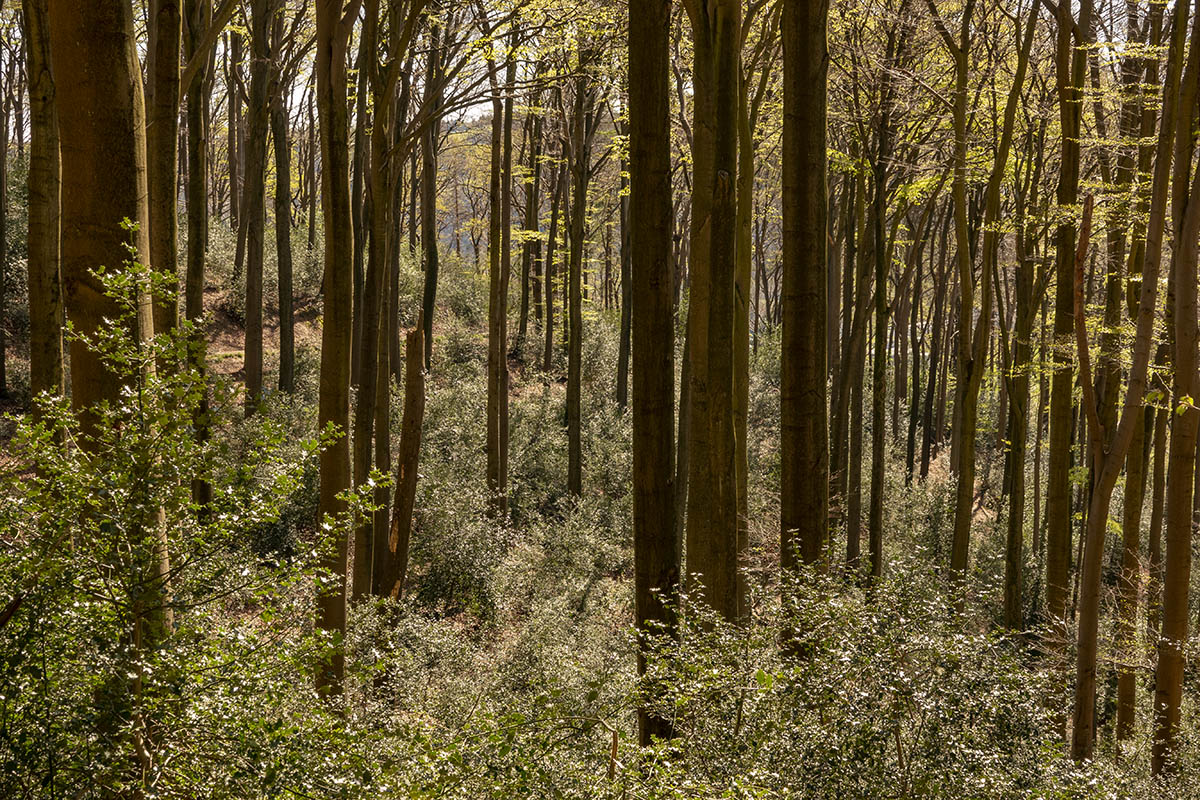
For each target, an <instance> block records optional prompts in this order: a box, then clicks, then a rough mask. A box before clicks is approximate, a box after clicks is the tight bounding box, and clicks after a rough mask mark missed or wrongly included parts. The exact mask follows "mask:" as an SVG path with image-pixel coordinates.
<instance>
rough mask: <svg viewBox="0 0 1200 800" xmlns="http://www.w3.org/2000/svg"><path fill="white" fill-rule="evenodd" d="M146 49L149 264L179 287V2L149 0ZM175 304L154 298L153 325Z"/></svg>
mask: <svg viewBox="0 0 1200 800" xmlns="http://www.w3.org/2000/svg"><path fill="white" fill-rule="evenodd" d="M148 27H149V39H150V41H149V44H148V45H147V48H146V62H147V63H146V78H147V83H146V174H147V184H148V188H149V193H150V194H149V208H150V254H149V255H150V266H151V267H153V268H154V269H155V270H156V271H158V272H159V273H161V274H162V275H163V278H164V280H165V281H167V285H168V286H171V287H174V288H176V289H177V288H178V286H179V274H178V273H179V263H178V261H179V257H178V250H177V245H176V239H177V238H178V233H179V216H178V210H177V204H176V184H177V182H178V180H177V179H178V173H177V172H176V170H177V168H178V164H179V152H178V147H179V50H180V38H181V36H182V14H181V12H180V3H179V0H150V8H149V25H148ZM178 321H179V305H178V300H177V298H176V297H175V296H174V295H171V296H169V297H168V296H164V297H160V298H155V302H154V329H155V331H157V332H162V331H167V330H170V329H171V328H174V327H175V326H176V324H178Z"/></svg>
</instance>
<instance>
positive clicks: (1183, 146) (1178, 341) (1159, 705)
mask: <svg viewBox="0 0 1200 800" xmlns="http://www.w3.org/2000/svg"><path fill="white" fill-rule="evenodd" d="M1185 18H1186V14H1184V13H1181V12H1180V11H1179V10H1176V21H1175V24H1176V25H1178V26H1181V27H1182V25H1183V23H1184V19H1185ZM1177 41H1178V42H1179V46H1178V48H1175V45H1176V42H1177ZM1182 41H1183V34H1182V33H1181V32H1179V30H1178V28H1177V29H1176V31H1175V35H1173V36H1172V47H1173V48H1175V52H1176V53H1180V54H1182V52H1183V46H1182ZM1178 61H1179V59H1178V58H1177V59H1176V60H1175V62H1174V63H1173V62H1172V61H1171V59H1170V57H1169V56H1168V64H1169V65H1171V66H1174V67H1175V68H1176V69H1177V68H1178V66H1177V63H1178ZM1198 81H1200V14H1198V15H1194V16H1193V22H1192V33H1191V46H1190V48H1189V51H1188V58H1187V67H1186V72H1185V74H1184V78H1183V80H1182V82H1181V83H1180V90H1179V100H1178V103H1179V105H1178V108H1179V109H1180V117H1179V122H1180V130H1181V133H1182V132H1183V131H1189V132H1190V130H1191V127H1192V124H1193V123H1194V119H1195V118H1194V113H1195V112H1194V108H1195V102H1196V98H1197V95H1198V94H1200V92H1198V88H1200V87H1198ZM1169 84H1170V79H1168V85H1169ZM1164 91H1165V90H1164ZM1165 113H1166V112H1165V110H1164V116H1165ZM1185 124H1186V125H1187V127H1186V128H1185V127H1184V125H1185ZM1160 142H1161V135H1160ZM1192 146H1193V142H1192V138H1191V137H1190V136H1184V135H1180V136H1179V139H1178V141H1177V143H1176V146H1175V164H1174V170H1175V202H1174V208H1175V211H1174V213H1173V217H1174V221H1175V239H1174V242H1173V247H1172V251H1171V259H1172V262H1171V271H1172V284H1173V289H1174V302H1173V308H1172V312H1173V315H1174V332H1175V337H1174V346H1173V348H1172V368H1173V379H1174V383H1173V386H1172V387H1171V389H1172V397H1171V408H1172V409H1174V411H1175V417H1174V419H1173V420H1172V423H1171V433H1170V440H1171V443H1170V455H1169V457H1168V461H1167V483H1166V497H1165V504H1164V507H1165V516H1166V530H1165V544H1166V548H1165V550H1166V552H1165V554H1164V558H1163V564H1164V566H1165V574H1164V575H1163V583H1162V625H1161V629H1160V631H1159V639H1158V667H1157V670H1156V672H1155V680H1154V743H1153V749H1152V755H1151V761H1150V766H1151V771H1152V772H1153V773H1154V774H1156V775H1157V774H1160V773H1162V772H1163V771H1165V770H1169V769H1171V767H1172V764H1171V758H1172V756H1173V755H1174V751H1175V746H1176V738H1177V736H1178V732H1179V719H1180V704H1181V701H1182V696H1183V669H1184V655H1183V648H1184V644H1185V643H1186V642H1187V638H1188V584H1189V582H1190V580H1191V566H1192V533H1193V528H1194V525H1193V513H1192V500H1193V498H1192V494H1193V479H1194V473H1195V468H1196V429H1197V423H1200V411H1198V410H1197V409H1196V407H1195V406H1194V405H1193V404H1192V402H1191V398H1193V397H1195V396H1196V390H1197V374H1196V343H1197V339H1198V338H1200V337H1198V336H1197V321H1196V291H1197V274H1196V272H1197V241H1198V240H1200V163H1198V164H1197V166H1196V169H1195V171H1194V173H1192V161H1193V153H1192ZM1163 149H1165V148H1163ZM1160 157H1162V158H1165V155H1162V149H1160ZM1189 173H1192V174H1191V176H1190V186H1189ZM1155 177H1156V178H1157V175H1156V176H1155ZM1151 233H1152V231H1151V232H1148V233H1147V246H1146V249H1147V256H1146V272H1147V273H1149V272H1150V250H1151V245H1150V242H1149V236H1150V235H1151Z"/></svg>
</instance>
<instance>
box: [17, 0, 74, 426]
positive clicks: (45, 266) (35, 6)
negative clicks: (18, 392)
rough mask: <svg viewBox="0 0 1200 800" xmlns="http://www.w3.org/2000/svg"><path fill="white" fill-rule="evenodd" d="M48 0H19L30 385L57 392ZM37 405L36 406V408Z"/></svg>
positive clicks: (60, 384)
mask: <svg viewBox="0 0 1200 800" xmlns="http://www.w3.org/2000/svg"><path fill="white" fill-rule="evenodd" d="M46 7H47V0H23V2H22V4H21V8H22V12H23V14H24V22H25V27H24V32H25V57H26V65H25V71H26V74H27V75H28V76H29V132H30V138H29V173H28V176H27V186H28V192H29V234H28V239H27V246H28V252H29V256H28V259H27V264H28V270H29V389H30V392H31V393H32V394H33V395H34V396H37V395H39V394H41V393H42V392H49V393H50V394H52V395H61V394H63V392H64V391H65V389H66V385H65V383H64V380H63V344H62V325H63V300H62V277H61V275H60V273H59V160H58V115H57V112H56V110H55V86H54V75H53V72H52V71H51V59H50V33H49V30H48V29H47V24H48V20H47V10H46ZM36 409H37V406H35V412H34V413H38V412H37V411H36Z"/></svg>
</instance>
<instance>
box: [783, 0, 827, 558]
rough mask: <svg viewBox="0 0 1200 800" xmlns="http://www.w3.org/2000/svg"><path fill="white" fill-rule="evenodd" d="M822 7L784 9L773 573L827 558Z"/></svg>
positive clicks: (805, 4)
mask: <svg viewBox="0 0 1200 800" xmlns="http://www.w3.org/2000/svg"><path fill="white" fill-rule="evenodd" d="M828 12H829V6H828V3H827V2H826V0H785V2H784V6H783V20H782V28H781V33H782V40H783V51H784V53H783V64H784V77H783V91H784V96H783V103H784V108H783V113H784V123H783V151H782V157H783V278H782V280H783V290H782V295H783V296H782V305H783V308H782V317H783V331H782V337H781V343H780V348H781V350H782V361H781V365H780V368H781V377H780V429H781V440H780V523H781V540H780V546H781V550H780V564H781V567H782V568H783V569H794V567H795V563H796V557H797V555H798V556H799V557H800V558H801V559H802V560H803V561H804V563H806V564H814V563H816V562H817V561H818V560H819V559H820V558H821V557H822V555H823V554H824V553H825V543H826V540H827V537H828V520H829V431H828V427H827V416H826V413H827V412H826V395H827V394H828V391H827V388H826V386H827V383H826V363H825V360H826V337H827V335H828V332H827V329H826V314H827V312H828V308H827V299H826V294H825V292H826V288H827V287H826V280H827V276H826V274H825V273H826V270H827V269H828V266H827V264H826V253H825V249H826V248H825V233H826V216H827V213H828V209H827V207H826V202H827V194H826V189H825V173H826V154H825V136H826V134H825V123H826V108H825V106H826V97H825V94H826V92H825V85H826V77H827V76H826V73H827V69H828V67H827V59H828V50H827V45H826V41H825V37H826V20H827V16H828Z"/></svg>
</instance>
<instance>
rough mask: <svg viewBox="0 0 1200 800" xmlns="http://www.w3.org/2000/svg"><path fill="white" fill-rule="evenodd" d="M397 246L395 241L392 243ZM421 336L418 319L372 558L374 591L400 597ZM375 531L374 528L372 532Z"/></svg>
mask: <svg viewBox="0 0 1200 800" xmlns="http://www.w3.org/2000/svg"><path fill="white" fill-rule="evenodd" d="M396 244H397V246H398V245H399V242H397V243H396ZM423 336H424V326H423V325H422V320H420V319H418V320H417V324H416V325H415V326H413V329H412V330H411V331H409V333H408V335H407V337H406V338H405V352H404V419H403V421H402V422H401V427H400V455H399V457H398V461H397V463H396V493H395V499H394V501H393V503H392V524H391V530H390V532H389V534H388V539H387V549H386V551H385V552H386V553H387V555H386V557H385V558H381V559H377V560H376V568H377V569H378V570H379V572H378V573H377V578H376V584H375V594H376V595H377V596H380V597H400V596H401V595H403V594H404V580H405V577H406V576H407V574H408V550H409V540H410V538H411V536H412V522H413V509H414V508H415V506H416V499H417V463H418V459H419V457H420V454H421V423H422V421H423V420H424V417H425V370H424V369H423V368H422V363H423V362H424V347H423V345H422V342H421V338H422V337H423ZM376 533H377V534H378V531H377V532H376Z"/></svg>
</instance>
